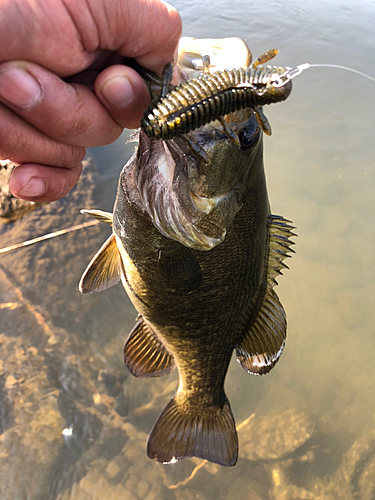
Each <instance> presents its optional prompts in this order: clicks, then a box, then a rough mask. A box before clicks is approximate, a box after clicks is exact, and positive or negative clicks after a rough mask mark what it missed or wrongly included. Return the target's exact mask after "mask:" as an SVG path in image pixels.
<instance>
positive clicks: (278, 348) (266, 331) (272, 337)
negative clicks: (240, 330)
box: [236, 288, 286, 375]
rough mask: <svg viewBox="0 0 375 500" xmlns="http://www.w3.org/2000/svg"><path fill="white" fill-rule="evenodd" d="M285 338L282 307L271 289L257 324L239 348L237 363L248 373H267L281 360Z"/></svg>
mask: <svg viewBox="0 0 375 500" xmlns="http://www.w3.org/2000/svg"><path fill="white" fill-rule="evenodd" d="M285 338H286V317H285V312H284V309H283V306H282V305H281V303H280V301H279V298H278V296H277V295H276V292H275V291H274V290H273V289H272V288H268V289H267V292H266V295H265V297H264V300H263V304H262V307H261V308H260V310H259V312H258V314H257V316H256V318H255V320H254V321H253V322H252V324H251V326H250V327H249V329H248V331H247V332H246V334H245V336H244V337H243V339H242V340H241V342H240V343H239V344H238V345H237V347H236V355H237V360H238V361H239V363H241V365H242V368H244V370H246V371H247V372H248V373H251V374H253V375H263V374H264V373H268V372H269V371H270V370H271V368H273V366H274V365H275V364H276V363H277V361H278V360H279V358H280V356H281V353H282V351H283V348H284V344H285Z"/></svg>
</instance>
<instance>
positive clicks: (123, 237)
mask: <svg viewBox="0 0 375 500" xmlns="http://www.w3.org/2000/svg"><path fill="white" fill-rule="evenodd" d="M227 147H228V148H230V149H233V158H237V157H239V156H242V157H243V158H246V162H247V164H248V166H249V163H250V167H251V168H249V175H248V179H247V182H246V194H245V195H244V198H243V205H242V208H241V209H240V210H239V212H238V213H237V215H236V216H235V218H234V220H233V223H232V224H231V226H230V227H229V230H228V233H227V235H226V237H225V240H224V242H223V243H221V244H219V245H217V246H215V247H214V248H213V249H211V250H209V251H199V250H190V251H191V252H192V253H193V255H194V256H195V258H196V260H197V261H198V263H199V266H200V268H201V272H202V281H201V284H200V286H199V287H198V288H196V289H193V290H190V291H185V289H184V287H183V286H181V287H178V286H176V284H175V283H173V284H172V285H171V284H170V282H169V280H168V278H166V276H165V274H164V273H163V270H162V268H161V266H160V262H159V250H161V251H162V252H166V253H167V254H168V252H169V251H170V252H176V247H177V252H178V247H181V250H184V247H183V246H182V245H181V244H179V243H177V242H175V241H173V240H171V239H170V238H166V237H164V236H163V235H161V234H160V233H159V231H158V230H157V229H156V228H155V227H154V225H153V224H152V222H151V220H150V217H149V215H148V214H147V213H146V211H145V210H142V207H141V204H140V201H139V194H138V191H137V189H136V187H135V182H134V170H135V168H134V167H135V162H136V159H133V161H132V162H131V163H130V164H128V166H126V167H125V168H124V170H123V172H122V174H121V177H120V182H119V187H118V194H117V201H116V205H115V209H114V221H113V228H114V233H115V234H116V235H117V239H118V240H120V242H121V245H122V246H123V249H124V250H125V254H127V255H126V257H125V259H124V257H123V262H124V275H123V276H124V277H123V283H124V286H125V288H126V291H127V293H128V294H129V297H130V298H131V300H132V302H133V304H134V305H135V307H136V309H137V311H138V312H139V313H140V314H141V315H142V316H143V318H144V319H145V320H147V322H148V323H149V324H151V326H152V328H153V330H154V331H155V333H156V334H157V336H158V337H159V339H160V340H161V341H162V343H163V344H164V346H165V347H166V348H167V350H168V351H169V353H170V354H171V355H172V356H173V358H174V360H175V363H176V365H177V369H178V371H179V378H180V385H179V389H178V392H177V395H176V398H175V402H176V404H177V405H178V407H179V408H181V411H182V412H183V413H185V414H186V415H188V416H189V415H195V414H196V415H198V416H199V415H204V414H205V413H210V412H214V413H215V412H217V413H220V412H221V410H222V409H223V407H224V406H225V409H226V411H227V413H228V415H227V419H229V420H233V417H232V415H231V412H230V408H229V403H227V398H226V395H225V393H224V380H225V376H226V373H227V370H228V366H229V362H230V359H231V356H232V352H233V349H235V347H236V345H237V344H238V343H239V342H240V340H241V338H242V336H243V335H244V332H245V329H246V327H247V325H248V322H249V320H250V317H251V315H255V314H256V312H257V309H259V307H260V305H261V303H262V300H263V297H264V294H265V291H266V286H267V283H266V280H267V252H268V233H267V216H268V215H269V203H268V196H267V189H266V182H265V176H264V170H263V146H262V139H260V140H259V142H258V144H257V146H256V148H255V150H253V151H251V152H250V153H249V152H247V151H244V152H243V151H240V150H239V148H237V147H236V146H234V145H233V144H231V143H230V142H229V141H227ZM227 168H228V170H230V169H231V168H232V169H234V170H236V168H238V165H236V162H235V161H233V162H232V165H228V167H227ZM123 255H124V252H123ZM230 423H231V429H230V432H229V436H228V441H229V449H230V451H229V452H227V453H226V454H225V453H224V454H223V453H220V450H219V453H217V454H216V452H215V449H214V447H213V448H212V449H211V450H209V451H207V450H206V451H207V452H206V453H205V452H204V451H203V453H201V455H199V454H198V453H197V450H195V453H194V452H191V451H190V452H188V453H187V456H189V455H190V456H191V455H197V456H202V457H203V458H207V459H209V460H212V461H215V462H218V463H222V464H223V465H234V463H235V462H236V459H237V446H238V445H237V437H236V433H235V427H234V421H233V422H230ZM151 436H152V435H151ZM156 441H157V440H156ZM158 446H159V444H157V443H154V442H153V441H151V444H150V440H149V447H148V452H149V455H151V456H152V458H156V459H157V460H161V461H163V462H169V461H170V460H171V459H173V457H175V458H176V459H178V458H182V457H181V456H178V451H177V453H175V452H174V451H173V450H172V451H171V452H170V453H169V455H168V450H159V449H158ZM216 455H217V456H216Z"/></svg>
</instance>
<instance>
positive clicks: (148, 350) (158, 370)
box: [124, 315, 175, 377]
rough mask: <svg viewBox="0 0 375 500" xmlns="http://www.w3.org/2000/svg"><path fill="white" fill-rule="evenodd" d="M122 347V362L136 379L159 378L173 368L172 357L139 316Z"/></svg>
mask: <svg viewBox="0 0 375 500" xmlns="http://www.w3.org/2000/svg"><path fill="white" fill-rule="evenodd" d="M137 320H138V321H137V323H136V324H135V326H134V328H133V330H132V331H131V332H130V335H129V337H128V339H127V341H126V342H125V345H124V362H125V364H126V366H127V368H128V369H129V371H130V372H131V373H132V374H133V375H135V376H136V377H160V376H162V375H167V374H168V373H170V372H171V371H172V370H173V368H174V367H175V362H174V359H173V356H172V355H171V354H170V353H169V352H168V351H167V349H166V348H165V347H164V345H163V344H162V343H161V342H160V340H159V339H158V337H157V335H156V334H155V332H154V331H153V329H152V327H151V326H150V325H149V324H147V323H146V322H145V320H144V319H143V317H142V316H141V315H139V316H138V318H137Z"/></svg>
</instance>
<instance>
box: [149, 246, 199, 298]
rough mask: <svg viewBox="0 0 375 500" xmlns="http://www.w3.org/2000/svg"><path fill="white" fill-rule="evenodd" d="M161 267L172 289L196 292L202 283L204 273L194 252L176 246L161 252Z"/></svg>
mask: <svg viewBox="0 0 375 500" xmlns="http://www.w3.org/2000/svg"><path fill="white" fill-rule="evenodd" d="M158 258H159V265H160V268H161V270H162V272H163V274H164V276H165V278H166V280H167V281H168V284H169V285H170V287H171V288H176V289H183V291H185V292H190V291H193V290H196V289H197V288H199V287H200V285H201V283H202V271H201V268H200V265H199V262H198V261H197V259H196V257H195V255H194V254H193V252H192V251H191V250H190V249H189V248H187V247H185V246H183V245H181V244H177V243H176V244H175V245H173V246H171V248H168V249H160V250H159V255H158Z"/></svg>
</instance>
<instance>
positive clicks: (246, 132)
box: [238, 122, 260, 151]
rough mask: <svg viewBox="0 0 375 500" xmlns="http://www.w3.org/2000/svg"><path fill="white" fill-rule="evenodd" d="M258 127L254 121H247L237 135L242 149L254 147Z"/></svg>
mask: <svg viewBox="0 0 375 500" xmlns="http://www.w3.org/2000/svg"><path fill="white" fill-rule="evenodd" d="M259 137H260V129H259V127H258V125H257V124H255V123H254V122H251V123H248V124H247V125H246V127H244V128H243V129H242V130H241V132H240V133H239V135H238V138H239V140H240V144H241V149H242V150H243V151H246V150H249V149H252V148H254V147H255V146H256V145H257V144H258V141H259Z"/></svg>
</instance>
